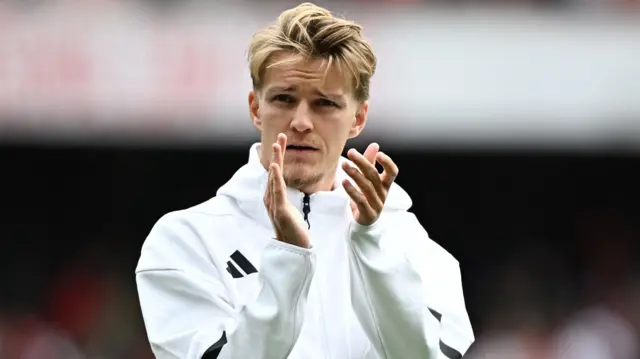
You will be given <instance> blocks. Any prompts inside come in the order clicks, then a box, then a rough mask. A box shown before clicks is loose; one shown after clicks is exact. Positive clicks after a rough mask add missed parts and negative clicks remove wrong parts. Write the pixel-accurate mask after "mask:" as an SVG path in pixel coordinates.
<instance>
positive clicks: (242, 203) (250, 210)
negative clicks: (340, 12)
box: [136, 3, 474, 359]
mask: <svg viewBox="0 0 640 359" xmlns="http://www.w3.org/2000/svg"><path fill="white" fill-rule="evenodd" d="M361 30H362V29H361V27H360V26H359V25H357V24H355V23H353V22H351V21H347V20H345V19H341V18H337V17H334V16H333V15H332V14H331V13H330V12H329V11H327V10H326V9H323V8H321V7H317V6H315V5H313V4H309V3H305V4H302V5H300V6H297V7H295V8H293V9H290V10H287V11H285V12H283V13H282V14H281V15H280V17H279V18H278V19H277V21H276V23H275V24H274V25H272V26H269V27H267V28H265V29H263V30H261V31H258V32H257V33H256V34H255V35H254V36H253V38H252V40H251V44H250V46H249V51H248V54H249V67H250V70H251V77H252V80H253V90H252V91H251V92H250V93H249V97H248V104H249V106H248V107H249V113H250V117H251V120H252V121H253V124H254V125H255V127H256V128H257V129H258V130H259V131H260V132H261V141H260V143H256V144H255V145H253V146H252V147H251V149H250V153H249V162H248V163H247V164H246V165H244V166H243V167H241V168H240V169H239V170H238V171H237V172H236V174H235V175H234V176H233V177H232V178H231V180H229V182H227V184H225V185H224V186H222V187H221V188H220V189H219V190H218V192H217V194H216V196H215V197H214V198H212V199H210V200H208V201H206V202H204V203H202V204H199V205H197V206H194V207H192V208H189V209H185V210H181V211H176V212H172V213H169V214H167V215H165V216H164V217H162V218H161V219H160V220H159V221H158V222H157V223H156V225H155V226H154V228H153V229H152V230H151V233H150V234H149V236H148V238H147V240H146V241H145V244H144V246H143V248H142V253H141V257H140V260H139V263H138V267H137V269H136V281H137V285H138V292H139V297H140V304H141V308H142V313H143V317H144V322H145V326H146V329H147V334H148V337H149V341H150V343H151V348H152V350H153V352H154V354H155V355H156V357H157V358H158V359H201V358H202V359H213V358H220V359H253V358H255V359H258V358H260V359H267V358H268V359H285V358H295V359H298V358H299V359H303V358H304V359H313V358H335V359H340V358H362V359H364V358H380V359H382V358H384V359H391V358H393V359H402V358H410V359H419V358H443V359H444V358H450V359H454V358H460V357H461V356H462V355H463V354H464V353H465V352H466V350H467V349H468V347H469V346H470V345H471V343H472V342H473V340H474V337H473V332H472V329H471V324H470V322H469V318H468V315H467V311H466V309H465V303H464V297H463V292H462V284H461V277H460V268H459V265H458V262H457V261H456V260H455V258H454V257H453V256H451V255H450V254H449V253H448V252H446V251H445V250H444V249H442V248H441V247H440V246H438V245H437V244H436V243H435V242H433V241H432V240H430V239H429V237H428V235H427V233H426V232H425V230H424V229H423V228H422V226H421V225H420V224H419V222H418V220H417V219H416V218H415V216H414V215H413V214H411V213H410V212H408V209H409V208H410V206H411V199H410V198H409V196H408V195H407V193H406V192H405V191H404V190H402V189H401V188H400V187H399V186H398V185H397V184H395V179H396V177H397V176H398V167H397V166H396V164H395V163H394V162H393V161H392V160H391V158H390V157H389V156H388V155H387V154H385V153H383V152H381V151H380V149H379V146H378V145H377V144H375V143H374V144H371V145H370V146H369V147H368V148H367V149H366V150H365V151H364V153H362V154H361V153H359V152H358V151H356V150H355V149H351V150H349V151H348V152H347V158H344V157H341V154H342V153H343V151H344V147H345V144H346V141H347V140H348V139H350V138H354V137H356V136H358V135H359V134H360V133H361V132H362V131H363V129H364V128H365V125H366V123H367V113H368V98H369V82H370V79H371V77H372V76H373V74H374V72H375V69H376V57H375V55H374V53H373V50H372V48H371V46H370V45H369V43H368V42H367V41H365V40H364V38H363V37H362V34H361ZM376 164H379V165H380V166H381V167H382V169H383V170H382V172H379V171H378V170H377V168H376Z"/></svg>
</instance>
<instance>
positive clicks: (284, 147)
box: [278, 133, 287, 169]
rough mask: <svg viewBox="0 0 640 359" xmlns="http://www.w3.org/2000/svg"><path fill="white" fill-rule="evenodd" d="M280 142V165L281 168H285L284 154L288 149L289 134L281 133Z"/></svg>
mask: <svg viewBox="0 0 640 359" xmlns="http://www.w3.org/2000/svg"><path fill="white" fill-rule="evenodd" d="M278 144H279V145H280V161H279V162H278V165H279V166H280V168H281V169H284V154H285V153H286V150H287V135H285V134H284V133H281V134H279V135H278Z"/></svg>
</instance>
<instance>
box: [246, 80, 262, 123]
mask: <svg viewBox="0 0 640 359" xmlns="http://www.w3.org/2000/svg"><path fill="white" fill-rule="evenodd" d="M249 116H251V122H253V125H254V126H255V127H256V128H257V129H258V130H260V131H262V121H260V101H259V100H258V94H257V93H256V92H255V90H253V91H251V92H249Z"/></svg>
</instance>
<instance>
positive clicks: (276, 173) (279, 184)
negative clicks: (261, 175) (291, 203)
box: [271, 163, 287, 211]
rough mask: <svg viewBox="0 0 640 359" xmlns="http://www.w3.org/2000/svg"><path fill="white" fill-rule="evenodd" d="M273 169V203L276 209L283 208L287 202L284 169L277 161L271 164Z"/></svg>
mask: <svg viewBox="0 0 640 359" xmlns="http://www.w3.org/2000/svg"><path fill="white" fill-rule="evenodd" d="M271 168H272V171H273V199H272V201H273V204H274V205H275V207H277V208H276V211H277V210H283V209H284V208H285V206H286V204H287V202H286V201H287V194H286V191H287V187H286V186H285V184H284V178H282V169H281V168H280V166H278V164H277V163H273V164H271Z"/></svg>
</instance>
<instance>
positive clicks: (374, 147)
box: [364, 142, 380, 167]
mask: <svg viewBox="0 0 640 359" xmlns="http://www.w3.org/2000/svg"><path fill="white" fill-rule="evenodd" d="M379 151H380V145H378V144H377V143H375V142H374V143H372V144H370V145H369V147H367V149H366V150H365V151H364V158H366V159H367V161H369V163H371V164H372V165H373V166H374V167H375V165H376V155H377V154H378V152H379Z"/></svg>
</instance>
